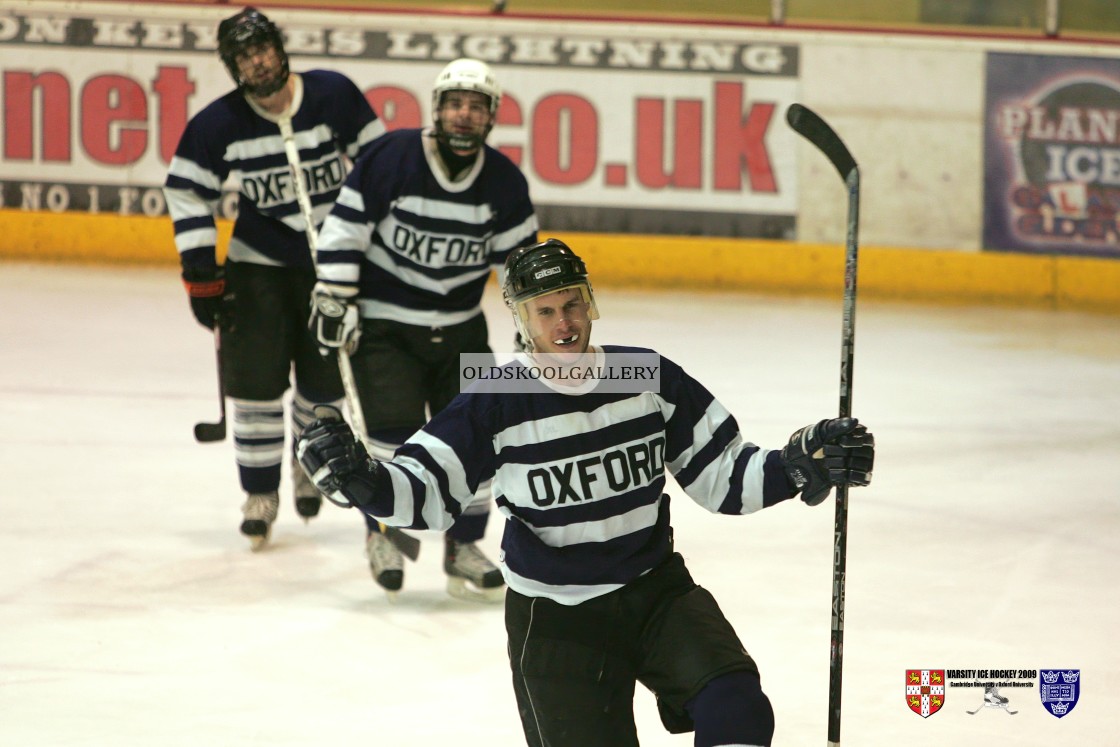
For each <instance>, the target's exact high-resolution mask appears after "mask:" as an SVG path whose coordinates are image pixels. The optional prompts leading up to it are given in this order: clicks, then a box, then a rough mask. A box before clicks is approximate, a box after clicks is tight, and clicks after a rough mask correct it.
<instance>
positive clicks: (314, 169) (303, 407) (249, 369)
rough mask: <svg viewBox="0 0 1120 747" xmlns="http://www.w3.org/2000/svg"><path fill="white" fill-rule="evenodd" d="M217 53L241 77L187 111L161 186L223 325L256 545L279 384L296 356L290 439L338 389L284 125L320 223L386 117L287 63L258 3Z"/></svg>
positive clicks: (205, 302)
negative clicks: (219, 250) (222, 237)
mask: <svg viewBox="0 0 1120 747" xmlns="http://www.w3.org/2000/svg"><path fill="white" fill-rule="evenodd" d="M218 54H219V56H220V57H221V60H222V62H223V63H224V64H225V66H226V68H228V70H229V73H230V75H231V76H233V80H234V82H235V83H236V84H237V89H236V90H234V91H231V92H230V93H228V94H226V95H224V96H222V97H221V98H219V99H217V100H216V101H214V102H212V103H211V104H209V105H208V106H207V107H205V108H204V109H203V110H202V111H200V112H199V113H198V114H197V115H195V116H194V117H193V118H192V119H191V120H190V122H189V123H188V124H187V127H186V130H185V131H184V132H183V135H182V138H181V140H180V141H179V146H178V148H177V149H176V152H175V157H174V158H173V159H172V161H171V166H170V169H169V172H168V176H167V182H166V184H165V187H164V192H165V194H166V196H167V205H168V211H169V212H170V214H171V218H172V220H173V221H174V227H175V244H176V246H177V248H178V250H179V257H180V260H181V263H182V268H183V282H184V284H185V285H186V288H187V293H188V295H189V297H190V303H191V309H192V311H193V312H194V315H195V317H196V318H197V319H198V322H199V323H200V324H202V325H203V326H204V327H207V328H208V329H214V330H215V334H219V335H221V345H220V348H221V355H222V357H223V369H224V377H223V378H224V387H225V391H226V393H228V395H229V396H230V397H231V398H232V404H233V437H234V456H235V459H236V462H237V467H238V472H239V475H240V480H241V486H242V488H243V489H244V490H245V492H246V493H247V496H248V497H247V499H246V501H245V504H244V506H243V507H242V511H243V513H244V520H243V522H242V524H241V532H242V534H244V535H245V536H246V537H248V538H249V540H250V543H251V545H252V547H253V549H254V550H256V549H259V548H260V547H261V546H263V545H264V544H265V542H267V540H268V537H269V532H270V529H271V526H272V522H273V521H274V520H275V518H276V513H277V508H278V506H279V494H278V489H279V485H280V477H281V474H280V473H281V463H282V461H283V457H284V405H283V401H282V397H283V395H284V392H285V391H286V390H287V389H288V387H289V378H290V376H291V372H292V368H293V366H294V369H295V383H296V386H295V392H294V394H293V396H292V412H291V423H292V428H293V439H292V440H293V446H294V441H295V438H294V437H295V435H296V434H298V433H299V430H300V429H301V428H302V427H303V426H304V425H306V424H307V423H308V422H310V419H311V412H312V406H313V405H314V404H315V403H321V402H332V401H334V402H337V401H340V400H341V397H342V385H341V382H340V381H339V378H338V370H337V368H336V367H335V366H334V365H333V362H331V361H324V360H323V359H322V357H321V356H319V354H318V351H317V345H316V342H315V338H314V336H312V335H311V334H310V333H309V331H308V328H307V321H308V314H309V312H308V306H309V303H308V299H309V298H310V295H311V289H312V287H313V286H314V284H315V273H314V270H313V268H312V257H311V255H310V252H309V250H308V242H307V238H306V236H305V222H304V218H303V216H302V215H301V213H300V207H299V205H298V204H297V200H296V195H295V190H294V189H293V183H292V173H293V170H292V166H291V165H290V164H289V162H288V159H287V157H286V156H285V149H284V142H283V140H282V137H281V130H280V126H279V125H280V123H281V121H282V120H285V119H287V120H290V122H291V126H292V129H293V131H294V139H295V142H296V144H297V146H298V151H299V154H300V161H302V169H301V171H302V174H301V178H303V179H304V180H305V182H306V184H307V189H308V192H309V193H310V200H311V204H312V206H313V207H312V215H313V220H314V221H316V222H321V221H322V219H323V218H324V217H325V216H326V214H327V212H328V211H329V210H330V207H331V205H332V204H333V202H334V200H335V198H336V197H337V195H338V190H339V188H340V187H341V186H342V182H343V180H344V178H345V175H346V168H347V162H348V161H349V160H350V159H354V158H357V156H358V155H359V154H360V153H362V152H363V151H365V150H367V149H368V148H369V146H370V143H371V142H373V140H374V139H375V138H376V137H378V136H379V135H380V134H381V133H382V132H384V124H383V123H382V122H381V120H380V119H378V117H377V115H376V114H375V113H374V111H373V109H372V108H371V107H370V105H369V103H368V102H367V101H366V99H365V97H364V96H363V95H362V92H361V91H359V90H358V88H357V86H355V85H354V83H353V82H351V81H350V80H349V79H348V78H346V77H345V76H343V75H340V74H339V73H335V72H330V71H326V70H311V71H308V72H305V73H302V74H301V73H291V72H289V69H288V56H287V55H286V54H285V52H284V43H283V39H282V38H281V34H280V30H279V29H278V28H277V26H276V25H275V24H274V23H272V22H271V21H270V20H269V19H268V18H267V17H265V15H264V14H263V13H260V12H259V11H257V10H255V9H254V8H245V9H244V10H242V11H241V12H240V13H238V14H236V15H234V16H232V17H230V18H227V19H225V20H223V21H222V22H221V23H220V24H219V26H218ZM231 174H235V175H237V177H238V178H239V179H240V194H239V196H238V198H239V199H238V215H237V220H236V222H235V224H234V228H233V237H232V239H231V240H230V243H229V248H228V252H227V257H226V261H225V264H224V265H220V264H218V262H217V258H216V252H215V244H216V241H217V231H216V228H215V223H214V212H215V209H216V207H217V204H218V201H219V199H220V198H221V187H222V184H223V182H225V181H226V178H227V177H228V176H230V175H231ZM215 327H217V329H215ZM292 465H293V469H292V472H291V475H292V480H293V484H294V494H295V504H296V510H297V512H298V513H299V515H300V516H302V517H303V518H304V519H305V520H308V519H310V518H311V517H313V516H315V515H316V514H317V513H318V511H319V506H320V503H321V498H320V496H319V494H318V491H316V490H315V489H314V486H312V485H311V484H310V483H309V482H308V481H307V479H306V477H305V476H304V475H303V472H302V470H300V469H298V466H297V465H296V464H295V461H294V458H293V460H292Z"/></svg>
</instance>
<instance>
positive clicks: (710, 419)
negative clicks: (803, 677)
mask: <svg viewBox="0 0 1120 747" xmlns="http://www.w3.org/2000/svg"><path fill="white" fill-rule="evenodd" d="M505 270H506V272H505V282H504V297H505V300H506V303H507V305H508V306H509V308H510V309H511V311H512V312H513V314H514V319H515V322H516V324H517V326H518V328H519V329H520V330H521V333H522V335H523V336H524V337H525V339H526V341H527V342H528V344H529V345H530V346H531V347H532V348H533V350H534V352H533V353H532V354H531V357H530V358H528V359H526V360H525V361H521V360H515V361H514V362H511V363H508V364H506V366H505V367H504V368H503V369H502V370H508V371H509V373H510V374H511V376H510V377H509V378H510V379H514V380H519V381H525V382H527V383H525V384H524V387H525V390H524V392H523V393H500V391H501V387H503V386H506V385H505V384H504V383H499V382H505V381H507V380H509V379H507V378H504V377H502V378H499V377H493V378H491V379H490V380H489V381H486V382H481V381H480V382H478V383H476V384H475V385H473V386H472V387H471V388H470V389H468V390H467V391H466V392H464V393H462V394H460V395H459V396H458V397H457V398H456V399H455V400H454V401H453V402H452V403H451V404H450V405H449V406H448V407H446V408H445V409H444V410H443V411H441V412H440V413H438V414H436V415H435V416H434V417H432V419H431V421H430V422H429V423H428V424H427V425H426V426H424V428H423V429H422V430H421V431H420V433H418V434H417V435H415V436H413V437H412V438H410V439H409V440H408V441H407V442H406V443H405V444H404V445H403V446H401V448H400V449H398V450H397V453H396V456H394V458H393V459H392V460H391V461H379V460H376V459H373V458H371V457H370V456H368V455H367V453H366V451H365V449H364V448H363V446H362V445H361V443H360V442H359V441H358V440H357V439H356V438H355V436H354V434H353V433H352V432H351V431H350V430H349V428H348V426H347V425H346V424H345V423H343V422H342V421H341V420H340V419H339V416H338V414H337V412H332V411H331V410H330V408H325V407H324V408H321V409H320V410H319V411H317V414H318V415H320V416H321V417H320V418H319V419H317V420H316V421H315V422H314V423H312V424H311V426H309V427H308V428H307V429H306V430H305V431H304V432H303V435H302V436H301V437H300V442H299V451H298V453H299V458H300V462H301V463H302V464H303V467H304V469H306V470H307V472H308V474H309V475H311V476H312V479H313V480H314V482H315V483H316V484H317V485H318V486H319V487H320V489H322V490H323V491H324V493H325V494H326V495H328V497H330V498H331V499H332V500H334V501H336V502H339V503H341V504H343V505H346V504H349V505H353V506H357V507H359V508H360V509H361V510H362V511H364V512H366V513H368V514H371V515H373V516H376V517H378V518H379V519H380V520H381V521H384V522H387V523H389V524H396V525H401V526H412V527H421V528H433V529H440V528H444V527H447V526H449V525H450V524H451V523H452V522H453V521H455V519H456V518H457V516H458V515H459V514H460V513H461V511H462V510H463V508H464V507H465V506H466V505H469V503H470V502H471V501H472V500H473V498H474V492H475V490H476V488H477V486H478V485H480V484H482V483H483V482H485V481H487V480H492V481H493V488H494V495H495V498H496V502H497V505H498V507H499V510H500V511H501V512H502V513H503V514H504V515H505V516H506V518H507V519H508V521H507V522H506V527H505V533H504V535H503V538H502V550H503V563H502V571H503V573H504V574H505V578H506V581H507V583H508V584H509V591H508V592H507V594H506V603H505V620H506V630H507V635H508V652H509V657H510V666H511V668H512V670H513V683H514V691H515V694H516V699H517V705H518V709H519V711H520V715H521V721H522V726H523V729H524V732H525V737H526V740H527V742H528V744H530V745H534V746H539V747H543V745H550V746H551V747H569V746H572V747H577V746H578V747H628V746H630V745H636V744H637V743H638V742H637V735H636V730H635V724H634V714H633V696H634V689H635V683H636V682H641V683H642V684H643V685H645V686H646V687H647V688H649V689H650V690H652V691H653V692H654V694H655V695H656V696H657V701H658V708H659V711H660V714H661V718H662V721H663V723H664V725H665V727H666V728H667V729H668V730H669V731H671V732H674V733H677V732H686V731H691V730H695V732H696V734H695V744H696V745H700V746H705V747H706V746H711V745H769V744H770V743H771V738H772V735H773V729H774V715H773V711H772V709H771V706H770V702H769V700H768V698H767V697H766V695H765V694H764V693H763V691H762V688H761V685H760V679H759V674H758V669H757V667H756V665H755V663H754V661H753V660H752V659H751V657H750V656H749V655H748V654H747V652H746V650H745V649H744V647H743V645H742V644H741V643H740V641H739V639H738V637H737V636H736V634H735V631H734V630H733V629H732V626H731V624H730V623H729V622H728V621H727V619H726V618H725V617H724V615H723V614H722V612H721V611H720V609H719V607H718V606H717V604H716V601H715V599H714V598H713V597H712V595H711V594H710V593H709V592H707V591H706V590H704V589H703V588H702V587H700V586H697V585H696V584H695V583H694V582H693V580H692V578H691V576H690V575H689V572H688V570H687V569H686V567H685V564H684V561H683V559H682V558H681V556H680V555H679V554H677V553H675V552H674V551H673V540H672V528H671V526H670V517H669V500H668V497H667V496H665V495H664V493H663V489H664V486H665V473H666V471H668V472H669V473H671V474H672V475H673V476H674V477H675V478H676V480H677V483H678V484H679V485H680V486H681V487H682V488H683V489H684V491H685V493H687V494H688V495H689V496H690V497H691V498H692V499H693V500H695V501H696V502H697V503H699V504H700V505H701V506H703V507H704V508H706V509H708V510H709V511H713V512H719V513H725V514H746V513H750V512H753V511H756V510H758V509H762V508H766V507H770V506H773V505H775V504H777V503H780V502H781V501H785V500H787V499H789V498H792V497H793V496H795V495H797V494H800V495H801V499H802V500H803V501H804V502H805V503H807V504H809V505H817V504H819V503H821V502H822V501H824V499H825V498H826V497H827V496H828V494H829V492H830V490H831V489H832V486H834V485H841V484H846V485H867V484H868V483H869V482H870V480H871V470H872V465H873V461H874V439H873V437H872V435H871V434H870V433H868V432H867V430H866V429H865V428H864V426H862V425H859V424H858V422H857V421H856V420H855V419H854V418H840V419H832V420H822V421H820V422H818V423H816V424H814V425H810V426H806V427H805V428H802V429H800V430H798V431H796V432H795V433H794V434H793V435H792V436H791V437H790V439H789V441H788V443H787V444H786V445H785V446H784V448H782V449H780V450H767V449H762V448H759V447H757V446H755V445H753V444H751V443H748V442H744V441H743V440H742V438H741V436H740V434H739V429H738V426H737V424H736V422H735V419H734V418H733V417H732V416H731V414H730V413H728V412H727V410H725V409H724V408H723V407H722V406H721V405H720V403H719V402H718V401H716V400H715V399H714V398H713V396H712V395H711V394H710V393H709V392H708V391H707V390H706V389H705V388H704V387H703V386H702V385H701V384H700V383H698V382H697V381H696V380H694V379H692V378H691V377H690V376H689V375H688V374H687V373H685V372H684V371H683V370H682V369H681V368H680V367H679V366H678V365H676V364H675V363H673V362H672V361H670V360H667V359H665V358H656V353H654V352H653V351H650V350H642V349H638V348H626V347H617V346H601V347H592V346H590V340H591V328H592V321H593V320H594V319H596V318H598V312H597V310H596V305H595V298H594V295H593V293H592V288H591V283H590V281H589V280H588V276H587V271H586V268H585V266H584V263H583V262H582V261H581V260H580V258H579V257H578V256H576V254H575V253H574V252H572V250H571V249H570V248H569V247H568V246H566V245H565V244H563V243H562V242H560V241H557V240H554V239H549V240H547V241H545V242H543V243H540V244H536V245H534V246H530V247H527V248H523V249H518V250H517V251H515V252H514V253H513V254H512V255H511V256H510V258H509V260H508V262H507V264H506V268H505ZM577 354H578V355H577ZM588 354H590V355H593V356H596V357H597V358H602V359H604V360H607V359H608V358H609V361H610V362H611V366H612V367H614V368H615V369H620V368H621V367H622V366H625V365H627V364H628V361H634V360H637V359H639V358H640V359H642V360H646V359H647V358H646V356H654V357H655V358H656V359H657V360H659V366H660V383H659V386H657V387H649V388H647V389H645V390H640V391H639V390H634V391H629V392H627V391H617V390H615V391H611V390H610V388H609V387H607V382H606V381H605V380H601V381H586V380H585V381H583V382H582V383H579V384H578V385H572V383H571V382H565V381H564V379H565V377H562V376H558V375H556V374H555V373H553V374H551V377H552V378H551V380H541V379H534V378H533V377H531V376H529V377H524V378H521V379H519V378H518V377H517V376H513V375H512V374H517V373H518V372H519V371H518V367H519V366H521V367H525V366H527V365H534V362H541V361H544V362H547V364H548V365H544V364H543V363H542V364H541V365H540V368H539V369H538V372H541V371H549V370H552V371H553V372H555V371H556V370H557V368H556V365H555V364H556V361H557V360H560V361H563V360H568V359H572V358H574V359H577V360H579V359H582V358H584V357H585V356H587V355H588ZM572 370H573V371H574V370H575V369H572Z"/></svg>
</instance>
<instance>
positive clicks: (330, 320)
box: [307, 284, 362, 358]
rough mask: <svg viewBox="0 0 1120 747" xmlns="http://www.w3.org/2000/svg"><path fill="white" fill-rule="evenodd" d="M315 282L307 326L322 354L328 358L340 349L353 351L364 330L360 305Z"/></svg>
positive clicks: (348, 351)
mask: <svg viewBox="0 0 1120 747" xmlns="http://www.w3.org/2000/svg"><path fill="white" fill-rule="evenodd" d="M321 286H322V284H318V285H316V286H315V290H314V291H312V293H311V318H310V319H309V320H308V322H307V326H308V328H309V329H310V330H311V332H312V333H313V334H314V335H315V339H316V340H318V342H319V355H321V356H323V357H324V358H329V357H331V356H332V355H334V354H335V352H336V351H338V350H339V349H345V351H346V352H347V353H353V352H354V350H356V349H357V347H358V338H359V337H360V336H361V334H362V327H361V319H359V316H358V307H357V305H356V304H354V302H353V300H352V299H350V298H343V297H340V296H338V295H336V294H334V293H331V292H330V291H328V290H325V289H324V288H323V287H321Z"/></svg>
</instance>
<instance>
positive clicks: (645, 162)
mask: <svg viewBox="0 0 1120 747" xmlns="http://www.w3.org/2000/svg"><path fill="white" fill-rule="evenodd" d="M235 10H236V8H234V7H233V6H222V7H221V8H214V7H202V6H198V5H193V6H176V5H161V4H143V5H141V4H139V3H72V2H69V3H62V2H58V3H53V2H47V1H44V2H35V3H34V4H32V3H27V2H18V3H17V2H11V1H9V2H4V1H2V0H0V52H2V59H3V62H2V63H0V98H2V100H3V115H2V116H3V120H2V123H0V137H2V141H0V186H2V189H0V199H2V206H3V207H7V208H16V209H23V210H39V211H55V212H60V211H82V212H101V213H106V212H111V213H118V214H123V215H129V214H142V215H160V214H163V213H164V212H165V205H164V204H163V196H162V193H161V191H160V186H161V185H162V183H163V180H164V178H165V175H166V169H167V165H168V163H169V161H170V158H171V155H172V154H173V152H174V150H175V147H176V145H177V143H178V139H179V136H180V134H181V132H182V130H183V128H184V126H185V124H186V122H187V120H188V119H189V118H190V117H191V116H192V115H193V114H194V113H196V112H197V111H199V110H200V109H201V108H202V107H204V106H205V105H206V104H208V103H209V102H210V101H212V100H213V99H215V98H217V97H219V96H220V95H222V94H224V93H225V92H226V91H228V90H230V88H231V87H232V82H231V81H230V79H229V76H228V74H227V73H226V71H225V68H224V67H223V66H222V64H221V62H220V60H219V59H218V56H217V53H216V51H215V50H216V46H217V41H216V29H217V25H218V22H219V21H220V20H221V19H222V18H223V17H225V16H228V15H232V13H233V12H235ZM267 13H268V14H269V16H270V17H271V18H272V19H273V20H274V21H276V22H277V23H278V24H279V25H280V26H281V28H282V29H283V31H284V33H285V45H286V48H287V50H288V53H289V54H290V55H291V60H292V69H293V70H294V71H296V72H298V71H301V70H309V69H315V68H328V69H335V70H339V71H341V72H343V73H345V74H346V75H348V76H349V77H350V78H351V79H353V80H354V81H355V82H356V83H357V84H358V85H359V87H360V88H361V89H362V90H363V91H364V92H365V94H366V96H367V97H368V98H369V100H370V102H371V103H372V104H373V105H374V108H375V109H376V110H377V111H378V113H379V114H380V115H381V116H382V117H383V118H384V120H385V121H386V124H387V125H388V127H389V128H390V129H393V128H400V127H416V126H422V125H425V124H427V123H428V122H429V120H430V111H431V102H430V96H431V93H430V91H431V86H432V82H433V81H434V79H435V76H436V74H437V73H438V72H439V70H440V69H441V68H442V67H443V66H444V65H446V64H447V62H449V61H450V60H453V59H455V58H457V57H461V56H468V57H475V58H478V59H482V60H484V61H486V62H488V63H490V64H491V65H492V66H493V67H494V70H495V73H496V75H497V77H498V80H499V83H500V84H501V86H502V88H503V90H504V96H503V99H502V105H501V109H500V111H499V116H498V122H497V125H496V126H495V127H494V130H493V132H492V133H491V135H490V138H489V141H488V142H489V143H490V144H491V145H493V146H495V147H497V148H498V149H500V150H502V151H503V152H505V153H506V154H507V155H509V156H510V157H511V158H512V159H513V160H514V161H515V162H516V163H517V164H518V165H519V166H520V168H521V169H522V170H523V171H524V173H525V174H526V176H527V178H528V180H529V184H530V189H531V194H532V197H533V199H534V202H535V203H536V204H537V206H538V211H539V214H540V218H541V223H542V225H544V226H547V227H548V229H550V230H580V231H601V232H634V233H660V234H685V235H709V236H733V237H760V238H778V239H791V238H795V237H796V214H797V183H796V177H797V172H796V159H795V155H794V154H795V152H796V150H795V138H796V135H794V133H793V132H792V131H791V130H790V129H789V128H788V127H786V126H785V123H784V121H783V116H784V112H785V109H786V107H787V106H788V105H789V104H790V103H792V102H793V101H795V100H796V97H797V93H798V89H799V75H800V55H799V49H798V47H797V46H796V45H790V44H784V43H776V42H774V41H769V40H766V39H765V38H762V39H760V38H754V37H752V35H751V34H752V32H751V30H749V29H734V28H717V27H704V26H684V27H682V26H670V25H657V24H646V25H635V24H621V23H608V22H596V23H574V22H563V23H559V22H558V23H547V22H541V21H535V22H533V23H529V22H526V21H522V20H518V19H501V18H489V17H482V16H480V17H477V18H474V17H469V16H462V15H448V16H440V15H431V16H419V15H411V14H400V13H395V14H390V13H386V14H375V13H357V12H349V13H347V12H332V13H326V12H312V11H297V10H281V9H274V8H270V9H268V10H267ZM754 33H756V34H757V33H758V32H754ZM235 188H236V185H230V189H235ZM235 208H236V201H235V200H234V199H232V193H231V195H229V196H228V197H227V199H226V200H225V201H224V202H223V208H222V209H223V210H224V211H225V212H226V214H227V217H228V215H229V213H230V211H232V210H234V209H235Z"/></svg>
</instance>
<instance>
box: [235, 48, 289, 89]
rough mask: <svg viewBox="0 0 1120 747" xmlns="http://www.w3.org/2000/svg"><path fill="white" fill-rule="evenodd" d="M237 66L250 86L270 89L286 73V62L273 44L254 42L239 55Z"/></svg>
mask: <svg viewBox="0 0 1120 747" xmlns="http://www.w3.org/2000/svg"><path fill="white" fill-rule="evenodd" d="M237 68H238V70H240V71H241V77H242V79H243V80H244V81H245V82H246V83H247V84H248V86H249V87H250V88H254V89H258V90H270V89H274V88H277V85H276V84H277V83H279V82H280V78H281V77H283V75H284V64H283V62H282V61H281V60H280V55H279V54H277V53H276V48H275V47H273V46H272V45H271V44H254V45H253V46H251V47H247V48H246V49H245V51H244V52H242V53H241V54H239V55H237Z"/></svg>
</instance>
